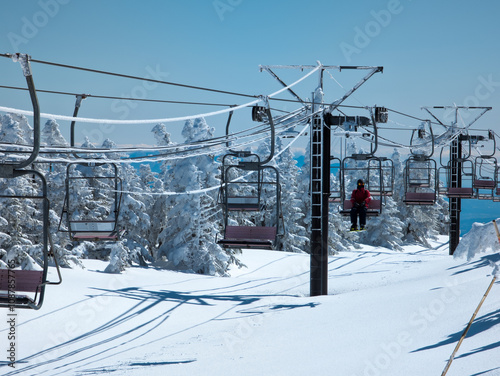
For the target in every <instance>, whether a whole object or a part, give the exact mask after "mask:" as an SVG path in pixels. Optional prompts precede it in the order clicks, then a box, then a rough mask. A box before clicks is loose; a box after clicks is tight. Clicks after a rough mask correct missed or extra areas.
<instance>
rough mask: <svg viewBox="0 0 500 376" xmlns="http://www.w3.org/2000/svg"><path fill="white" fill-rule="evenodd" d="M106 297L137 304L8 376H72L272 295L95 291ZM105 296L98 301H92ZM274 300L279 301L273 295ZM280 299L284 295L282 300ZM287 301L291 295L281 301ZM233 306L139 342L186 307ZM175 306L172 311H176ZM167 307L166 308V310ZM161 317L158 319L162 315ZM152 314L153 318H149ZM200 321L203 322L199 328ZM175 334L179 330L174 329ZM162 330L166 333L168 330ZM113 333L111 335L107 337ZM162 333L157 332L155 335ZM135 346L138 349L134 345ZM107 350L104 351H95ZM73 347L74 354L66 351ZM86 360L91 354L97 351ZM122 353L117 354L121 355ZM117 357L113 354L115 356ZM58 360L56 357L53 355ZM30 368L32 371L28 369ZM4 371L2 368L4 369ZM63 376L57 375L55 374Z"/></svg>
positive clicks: (40, 354)
mask: <svg viewBox="0 0 500 376" xmlns="http://www.w3.org/2000/svg"><path fill="white" fill-rule="evenodd" d="M95 290H98V291H102V292H104V293H105V295H106V296H107V297H118V298H122V299H127V300H131V301H134V304H133V305H132V306H130V307H129V308H128V309H126V310H125V311H124V312H122V313H120V314H119V315H117V316H115V317H113V318H111V319H109V320H107V321H106V322H104V323H102V324H100V325H99V326H97V327H96V328H94V329H92V330H88V331H87V332H85V333H83V334H81V335H78V336H75V337H74V338H70V339H68V340H65V341H61V343H56V344H54V345H52V346H47V347H46V348H44V349H43V350H42V351H38V352H36V353H34V354H32V355H30V356H27V357H25V358H23V359H19V360H18V362H17V366H18V367H17V369H16V370H13V371H12V372H9V373H6V375H16V374H21V373H22V374H25V373H26V372H29V371H31V374H38V373H39V372H38V371H42V370H46V369H47V368H50V369H51V370H52V371H56V372H60V373H59V374H67V372H68V368H69V367H71V369H73V370H74V369H75V368H79V367H82V366H85V365H86V364H82V363H84V362H88V363H89V364H92V363H95V362H96V361H99V360H103V359H107V358H108V357H110V356H115V355H117V353H122V352H126V351H130V350H132V349H135V348H140V347H142V346H147V345H149V344H151V343H154V342H157V341H161V340H164V339H166V338H168V337H171V336H174V335H176V334H179V333H182V332H185V331H188V330H190V329H193V328H196V327H199V326H200V325H204V324H207V323H209V322H211V321H215V320H220V319H221V317H223V316H224V315H226V314H227V313H229V312H231V311H238V310H240V311H241V312H240V313H239V314H240V315H250V314H255V312H253V313H245V309H244V307H246V306H249V305H251V304H254V303H256V302H259V301H260V300H261V299H263V298H267V297H269V296H270V295H234V294H193V293H190V292H179V291H166V290H160V291H154V290H144V289H140V288H136V287H132V288H124V289H120V290H108V289H97V288H96V289H95ZM99 296H102V294H100V295H95V296H90V298H96V297H99ZM272 296H273V297H276V296H277V295H275V294H273V295H272ZM278 296H279V295H278ZM281 296H287V297H290V296H289V295H281ZM224 302H225V303H229V306H228V307H227V308H226V307H224V306H222V311H221V310H218V311H217V312H214V313H210V312H209V313H208V315H207V316H208V318H206V319H204V318H203V316H202V318H201V319H198V318H197V317H198V316H197V315H194V316H193V317H194V318H193V321H194V322H192V323H190V324H188V325H186V326H185V327H181V328H180V329H178V330H176V331H175V332H171V333H169V334H167V335H165V336H162V337H161V338H156V339H153V340H151V341H149V342H147V343H143V342H140V343H139V342H137V340H139V339H141V338H146V339H147V338H148V337H147V335H148V334H150V333H151V332H152V331H154V330H156V329H158V328H160V327H162V326H163V325H164V324H165V323H166V322H167V320H168V319H169V317H170V316H171V314H172V313H173V312H175V311H176V310H178V309H179V308H181V307H183V306H185V305H195V306H200V307H209V306H214V307H216V306H218V305H219V303H224ZM172 304H173V306H172ZM163 305H165V308H164V309H163ZM275 309H292V305H287V306H286V307H285V306H276V307H275ZM158 311H160V313H159V314H157V312H158ZM147 313H149V316H148V315H146V314H147ZM151 314H152V316H151ZM196 321H198V322H196ZM174 329H175V328H174ZM163 330H165V328H164V327H163ZM107 333H109V334H107ZM156 333H157V332H156ZM134 343H135V345H134ZM100 346H102V348H100V349H99V351H95V350H96V349H97V348H99V347H100ZM68 347H70V348H69V349H67V348H68ZM92 349H94V351H92V352H91V353H87V354H85V352H86V351H89V350H92ZM117 350H118V351H117ZM111 351H112V353H110V352H111ZM54 354H55V355H54ZM25 363H28V364H27V366H24V364H25ZM2 366H4V365H3V364H0V369H1V368H2ZM55 374H58V373H55Z"/></svg>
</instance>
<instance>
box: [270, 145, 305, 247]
mask: <svg viewBox="0 0 500 376" xmlns="http://www.w3.org/2000/svg"><path fill="white" fill-rule="evenodd" d="M276 150H277V152H280V151H282V150H283V144H282V141H281V139H280V138H277V139H276ZM277 167H278V170H279V172H280V182H281V208H282V213H283V220H284V227H285V232H284V236H283V238H282V239H281V242H282V248H283V250H285V251H288V252H305V251H306V248H307V246H308V244H309V237H308V236H307V233H306V229H305V228H304V227H303V226H301V225H300V221H301V220H302V218H303V217H304V213H302V211H301V207H300V206H301V200H300V198H299V197H300V192H299V190H298V180H299V174H300V170H299V168H298V167H297V161H296V160H295V159H294V156H293V153H292V151H291V150H290V148H287V149H286V150H284V151H283V152H282V153H281V154H280V155H279V157H278V158H277Z"/></svg>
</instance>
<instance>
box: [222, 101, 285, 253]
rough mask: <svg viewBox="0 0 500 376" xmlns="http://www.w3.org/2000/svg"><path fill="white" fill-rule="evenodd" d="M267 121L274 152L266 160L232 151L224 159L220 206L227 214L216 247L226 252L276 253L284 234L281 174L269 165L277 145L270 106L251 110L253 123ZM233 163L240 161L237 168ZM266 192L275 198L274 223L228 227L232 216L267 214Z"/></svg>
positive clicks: (242, 152)
mask: <svg viewBox="0 0 500 376" xmlns="http://www.w3.org/2000/svg"><path fill="white" fill-rule="evenodd" d="M264 119H266V120H267V121H269V124H270V126H271V152H270V155H269V156H268V157H267V158H266V159H265V160H261V158H260V156H258V155H256V154H254V153H251V152H249V151H234V150H230V152H229V153H228V154H226V155H224V156H223V158H222V167H221V168H222V173H221V188H220V191H219V192H220V194H219V203H220V204H221V205H222V208H223V213H224V232H223V238H222V239H219V240H217V244H219V245H221V246H222V247H224V248H232V249H241V248H253V249H275V248H276V246H277V240H278V236H281V235H282V233H281V230H284V226H283V225H281V226H280V220H281V221H282V220H283V216H282V213H281V185H280V181H279V172H278V170H277V169H276V168H275V167H273V166H267V165H266V164H267V163H269V162H270V161H271V160H272V159H273V157H274V142H275V130H274V123H273V119H272V116H271V111H270V109H269V103H267V107H261V106H254V107H253V108H252V120H254V121H264ZM229 123H230V118H229V119H228V123H227V126H226V136H228V135H229ZM231 157H232V158H231ZM234 160H236V161H237V163H236V164H235V163H234ZM232 171H234V172H235V173H236V172H243V173H244V172H246V173H248V174H249V175H250V176H252V178H251V179H253V180H243V179H239V178H235V179H231V172H232ZM273 175H274V177H273ZM266 191H272V194H273V195H274V196H275V204H274V208H273V212H274V214H272V213H271V217H272V219H270V220H269V219H267V223H265V224H264V225H255V226H234V225H230V224H229V219H230V218H229V217H230V215H231V214H232V213H237V212H263V211H265V210H266V208H267V205H266V203H265V202H263V198H264V197H263V193H265V192H266Z"/></svg>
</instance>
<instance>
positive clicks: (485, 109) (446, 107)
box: [422, 106, 492, 128]
mask: <svg viewBox="0 0 500 376" xmlns="http://www.w3.org/2000/svg"><path fill="white" fill-rule="evenodd" d="M429 108H434V109H441V110H446V109H454V110H455V114H457V113H458V110H460V109H464V110H483V111H481V113H480V114H479V115H477V116H476V117H475V118H474V119H472V120H471V121H470V122H469V124H467V125H466V126H465V128H469V127H470V126H471V125H472V124H474V123H475V122H476V121H477V120H479V118H480V117H481V116H483V115H484V114H485V113H486V112H488V111H489V110H491V109H492V107H468V106H433V107H422V109H424V110H426V111H427V112H428V113H429V114H430V115H431V116H432V117H433V118H434V119H436V120H437V121H438V122H439V124H441V125H442V126H443V127H445V128H447V126H446V125H445V124H443V123H442V122H441V120H439V119H438V118H437V117H436V116H435V115H434V114H433V113H432V112H431V111H430V110H429Z"/></svg>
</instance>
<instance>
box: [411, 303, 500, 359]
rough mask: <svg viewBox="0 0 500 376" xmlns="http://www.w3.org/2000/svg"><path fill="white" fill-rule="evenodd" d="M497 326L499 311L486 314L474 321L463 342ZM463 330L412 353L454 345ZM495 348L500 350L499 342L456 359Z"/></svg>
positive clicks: (499, 317) (499, 322) (499, 320)
mask: <svg viewBox="0 0 500 376" xmlns="http://www.w3.org/2000/svg"><path fill="white" fill-rule="evenodd" d="M499 324H500V309H499V310H497V311H495V312H490V313H487V314H485V315H483V316H481V317H479V318H477V319H476V320H474V322H473V323H472V325H471V327H470V329H469V331H468V332H467V336H466V337H465V341H466V340H467V338H471V337H474V336H475V335H477V334H480V333H483V332H486V331H488V330H490V329H491V328H493V327H494V326H495V325H499ZM464 329H465V327H464ZM464 329H462V330H460V331H458V332H456V333H453V334H450V335H448V338H446V339H445V340H443V341H441V342H438V343H436V344H434V345H429V346H425V347H421V348H419V349H416V350H413V351H412V352H419V351H425V350H432V349H435V348H438V347H441V346H446V345H451V344H456V343H458V341H459V340H460V337H462V334H463V332H464ZM496 348H500V341H497V342H494V343H490V344H489V345H486V346H482V347H479V348H477V349H474V350H472V351H470V352H468V353H465V354H462V355H460V356H458V357H457V359H458V358H465V357H467V356H470V355H474V354H477V353H480V352H482V351H487V350H493V349H496Z"/></svg>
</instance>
